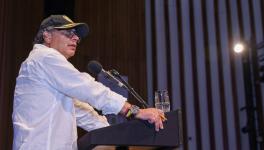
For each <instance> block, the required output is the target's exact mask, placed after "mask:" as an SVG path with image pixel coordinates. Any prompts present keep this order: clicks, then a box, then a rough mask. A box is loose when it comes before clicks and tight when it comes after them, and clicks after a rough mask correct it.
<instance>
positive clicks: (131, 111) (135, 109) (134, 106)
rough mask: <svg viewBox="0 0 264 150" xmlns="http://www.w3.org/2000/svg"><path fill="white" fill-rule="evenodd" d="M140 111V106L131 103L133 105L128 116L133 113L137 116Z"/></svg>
mask: <svg viewBox="0 0 264 150" xmlns="http://www.w3.org/2000/svg"><path fill="white" fill-rule="evenodd" d="M138 112H139V107H138V106H136V105H131V107H130V108H129V110H128V112H127V114H126V117H127V118H129V117H131V116H132V115H133V116H136V115H137V114H138Z"/></svg>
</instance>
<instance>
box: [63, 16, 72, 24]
mask: <svg viewBox="0 0 264 150" xmlns="http://www.w3.org/2000/svg"><path fill="white" fill-rule="evenodd" d="M62 17H63V18H64V19H65V20H67V21H69V22H71V23H73V21H72V20H71V19H70V18H69V17H67V16H65V15H63V16H62Z"/></svg>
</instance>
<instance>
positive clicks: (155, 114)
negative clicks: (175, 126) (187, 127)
mask: <svg viewBox="0 0 264 150" xmlns="http://www.w3.org/2000/svg"><path fill="white" fill-rule="evenodd" d="M135 117H136V118H138V119H142V120H148V122H149V123H154V124H155V129H156V131H159V130H160V129H163V128H164V127H163V121H166V120H167V119H166V118H165V115H164V112H163V111H162V110H159V109H156V108H146V109H140V110H139V112H138V114H137V115H136V116H135Z"/></svg>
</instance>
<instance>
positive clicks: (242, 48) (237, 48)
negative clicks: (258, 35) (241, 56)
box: [234, 43, 245, 53]
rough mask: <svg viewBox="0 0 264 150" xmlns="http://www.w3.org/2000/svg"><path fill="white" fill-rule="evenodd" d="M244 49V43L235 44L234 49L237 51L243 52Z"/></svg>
mask: <svg viewBox="0 0 264 150" xmlns="http://www.w3.org/2000/svg"><path fill="white" fill-rule="evenodd" d="M244 50H245V47H244V45H243V44H241V43H237V44H236V45H235V46H234V51H235V52H236V53H241V52H243V51H244Z"/></svg>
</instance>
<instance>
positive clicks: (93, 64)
mask: <svg viewBox="0 0 264 150" xmlns="http://www.w3.org/2000/svg"><path fill="white" fill-rule="evenodd" d="M87 69H88V71H89V72H90V73H92V74H93V75H96V76H97V75H98V74H99V73H101V72H102V73H103V74H104V75H105V76H106V77H107V78H109V79H110V80H112V81H114V82H116V84H117V85H118V86H119V87H122V88H125V89H127V87H126V86H125V85H124V84H123V83H122V82H120V81H119V80H118V79H116V78H115V77H114V76H113V75H111V73H109V72H108V71H105V70H104V69H103V67H102V65H101V64H100V63H99V62H97V61H95V60H93V61H90V62H89V63H88V65H87Z"/></svg>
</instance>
